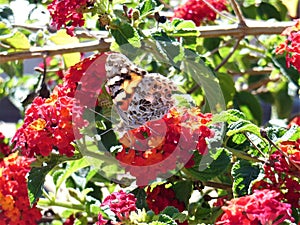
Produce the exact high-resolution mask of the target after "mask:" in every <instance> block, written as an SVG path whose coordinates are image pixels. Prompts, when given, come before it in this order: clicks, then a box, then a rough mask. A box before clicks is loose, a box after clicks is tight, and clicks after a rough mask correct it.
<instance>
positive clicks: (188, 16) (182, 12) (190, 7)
mask: <svg viewBox="0 0 300 225" xmlns="http://www.w3.org/2000/svg"><path fill="white" fill-rule="evenodd" d="M207 2H208V3H209V4H211V5H212V6H213V7H214V8H215V9H216V10H218V11H222V10H227V7H226V3H227V2H226V0H214V1H213V0H207ZM216 17H217V13H216V12H215V11H213V10H212V9H211V8H210V7H209V6H208V5H207V4H206V3H205V2H204V1H202V0H188V1H187V2H186V3H185V4H183V5H181V6H179V7H178V8H177V9H175V10H174V17H173V18H181V19H184V20H192V21H194V23H195V24H196V25H197V26H199V25H200V24H201V23H202V22H203V21H205V20H208V21H213V20H215V19H216Z"/></svg>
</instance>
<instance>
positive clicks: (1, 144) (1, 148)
mask: <svg viewBox="0 0 300 225" xmlns="http://www.w3.org/2000/svg"><path fill="white" fill-rule="evenodd" d="M0 153H2V154H3V155H4V156H7V155H9V153H10V147H9V145H8V144H7V143H6V142H5V136H4V135H3V134H2V133H1V132H0Z"/></svg>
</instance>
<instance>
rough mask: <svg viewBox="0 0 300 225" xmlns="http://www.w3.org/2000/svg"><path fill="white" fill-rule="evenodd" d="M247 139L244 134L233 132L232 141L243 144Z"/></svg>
mask: <svg viewBox="0 0 300 225" xmlns="http://www.w3.org/2000/svg"><path fill="white" fill-rule="evenodd" d="M246 140H247V138H246V136H245V135H244V134H235V135H233V137H232V141H233V142H234V143H236V144H238V145H240V144H243V143H244V142H245V141H246Z"/></svg>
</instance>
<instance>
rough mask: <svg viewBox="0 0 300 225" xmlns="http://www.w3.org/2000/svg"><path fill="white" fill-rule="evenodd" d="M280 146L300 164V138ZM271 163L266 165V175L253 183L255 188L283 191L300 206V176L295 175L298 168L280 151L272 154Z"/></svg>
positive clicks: (292, 159) (290, 200)
mask: <svg viewBox="0 0 300 225" xmlns="http://www.w3.org/2000/svg"><path fill="white" fill-rule="evenodd" d="M280 148H281V150H282V151H283V152H285V153H286V154H287V155H288V156H289V158H290V160H291V161H292V162H293V163H294V164H296V165H298V166H300V139H298V140H297V141H284V142H282V143H280ZM269 162H270V164H268V165H265V166H264V172H265V177H264V178H263V180H260V181H257V182H256V183H255V184H254V185H253V187H252V188H253V189H257V188H263V189H265V188H267V189H271V190H275V191H277V192H278V193H281V196H282V197H283V198H284V199H285V200H286V201H287V202H288V203H290V204H291V205H292V207H294V208H299V207H300V202H299V199H300V178H299V175H298V178H297V177H296V176H295V175H296V174H297V173H298V171H299V170H298V169H297V168H296V167H295V166H294V165H293V164H291V163H290V161H289V160H288V159H287V158H286V157H285V156H283V155H282V154H281V153H280V152H279V151H276V152H274V153H272V154H271V155H270V159H269Z"/></svg>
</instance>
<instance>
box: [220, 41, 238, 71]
mask: <svg viewBox="0 0 300 225" xmlns="http://www.w3.org/2000/svg"><path fill="white" fill-rule="evenodd" d="M241 40H242V37H240V38H239V39H238V40H237V41H236V42H235V44H234V46H233V47H232V49H231V50H230V52H229V54H228V55H227V56H226V57H225V58H224V59H223V61H222V62H221V63H220V64H219V65H218V66H216V68H215V71H218V70H219V69H220V68H221V67H222V66H223V65H224V64H225V63H226V62H227V61H228V60H229V59H230V57H231V56H232V55H233V53H234V52H235V51H236V50H237V48H238V47H239V44H240V41H241Z"/></svg>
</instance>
